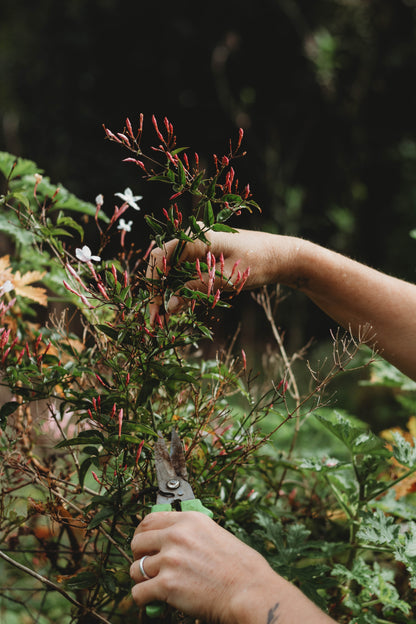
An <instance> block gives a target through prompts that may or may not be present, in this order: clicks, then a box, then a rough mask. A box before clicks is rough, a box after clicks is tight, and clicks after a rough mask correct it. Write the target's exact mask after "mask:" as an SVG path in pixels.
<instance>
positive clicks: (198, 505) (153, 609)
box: [146, 498, 214, 620]
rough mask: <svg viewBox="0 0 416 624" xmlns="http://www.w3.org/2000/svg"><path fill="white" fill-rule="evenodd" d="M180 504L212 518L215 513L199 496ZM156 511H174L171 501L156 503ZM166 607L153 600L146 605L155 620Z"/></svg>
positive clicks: (182, 507)
mask: <svg viewBox="0 0 416 624" xmlns="http://www.w3.org/2000/svg"><path fill="white" fill-rule="evenodd" d="M180 506H181V510H182V511H199V512H201V513H203V514H205V515H206V516H209V517H210V518H212V517H213V515H214V514H213V513H212V511H211V510H210V509H207V507H204V505H203V504H202V502H201V501H200V500H199V498H191V499H189V500H184V501H181V503H180ZM155 511H172V505H170V503H159V504H157V503H156V505H153V507H152V513H153V512H155ZM165 608H166V605H165V603H164V602H151V603H149V604H148V605H146V615H147V617H148V618H149V619H151V620H155V619H156V618H160V617H161V615H162V614H163V612H164V610H165Z"/></svg>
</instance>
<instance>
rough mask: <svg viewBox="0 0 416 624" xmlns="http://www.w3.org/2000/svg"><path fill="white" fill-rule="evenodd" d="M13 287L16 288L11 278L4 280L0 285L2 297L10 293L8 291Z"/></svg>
mask: <svg viewBox="0 0 416 624" xmlns="http://www.w3.org/2000/svg"><path fill="white" fill-rule="evenodd" d="M13 289H14V286H13V284H12V283H11V281H10V280H6V281H5V282H4V284H2V285H1V286H0V297H2V296H3V295H4V294H5V293H8V292H10V291H11V290H13Z"/></svg>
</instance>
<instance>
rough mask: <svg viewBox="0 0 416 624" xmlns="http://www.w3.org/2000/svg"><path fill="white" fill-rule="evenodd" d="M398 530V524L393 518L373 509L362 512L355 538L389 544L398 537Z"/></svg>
mask: <svg viewBox="0 0 416 624" xmlns="http://www.w3.org/2000/svg"><path fill="white" fill-rule="evenodd" d="M399 532H400V526H399V525H398V524H395V521H394V518H392V517H391V516H386V515H385V514H384V513H383V511H382V510H381V509H375V510H374V511H373V512H371V511H368V512H366V513H365V514H364V516H363V521H362V524H361V526H360V528H359V529H358V532H357V538H358V539H360V540H363V541H364V542H370V543H371V544H378V545H382V544H391V543H393V542H394V541H395V540H397V539H398V535H399Z"/></svg>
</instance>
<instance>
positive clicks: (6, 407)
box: [0, 401, 20, 427]
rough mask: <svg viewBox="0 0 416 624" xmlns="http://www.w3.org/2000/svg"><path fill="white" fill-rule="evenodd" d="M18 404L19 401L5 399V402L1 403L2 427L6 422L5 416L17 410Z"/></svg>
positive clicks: (0, 419)
mask: <svg viewBox="0 0 416 624" xmlns="http://www.w3.org/2000/svg"><path fill="white" fill-rule="evenodd" d="M19 405H20V403H18V402H17V401H7V403H3V405H2V406H1V408H0V427H4V425H5V424H6V422H7V418H8V417H9V416H11V414H13V412H15V411H16V410H17V408H18V407H19Z"/></svg>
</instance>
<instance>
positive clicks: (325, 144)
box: [0, 0, 416, 351]
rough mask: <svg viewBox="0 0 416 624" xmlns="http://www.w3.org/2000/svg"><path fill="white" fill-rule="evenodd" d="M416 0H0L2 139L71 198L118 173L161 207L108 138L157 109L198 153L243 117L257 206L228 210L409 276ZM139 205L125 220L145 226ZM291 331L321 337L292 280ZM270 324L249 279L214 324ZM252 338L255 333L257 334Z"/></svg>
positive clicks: (286, 319) (316, 317)
mask: <svg viewBox="0 0 416 624" xmlns="http://www.w3.org/2000/svg"><path fill="white" fill-rule="evenodd" d="M415 22H416V0H395V1H394V2H392V0H260V1H257V2H250V1H247V0H239V1H238V2H237V1H235V0H229V1H222V2H217V1H215V0H213V1H211V2H204V3H200V2H189V1H183V2H175V3H174V2H141V1H135V2H134V1H128V0H60V1H59V2H57V1H56V0H36V1H33V2H27V0H1V5H0V149H2V150H6V151H9V152H12V153H14V154H17V155H20V156H23V157H25V158H29V159H31V160H34V161H35V162H37V163H38V165H39V167H40V168H42V169H43V170H45V172H46V173H47V175H49V176H50V178H51V180H52V181H53V182H56V183H58V182H60V183H62V184H63V185H64V186H66V187H67V188H68V189H69V190H70V191H72V192H73V193H75V194H76V195H78V196H80V197H81V198H83V199H85V200H88V201H94V198H95V196H96V195H97V194H98V193H103V195H104V197H105V200H106V202H107V203H106V205H107V206H108V205H109V206H110V209H111V208H112V202H113V194H114V193H115V192H117V191H122V190H123V189H124V188H125V187H127V186H130V187H131V188H132V189H133V192H134V193H135V194H141V195H144V200H143V201H142V203H141V205H142V209H143V211H146V212H149V213H152V212H155V213H159V212H160V210H161V207H162V206H160V205H159V203H158V202H159V200H158V197H157V195H154V193H153V191H150V190H149V189H148V188H147V187H145V188H144V184H143V182H142V181H141V180H140V176H138V175H137V170H136V169H134V168H133V167H132V165H126V164H123V163H122V162H121V160H122V158H124V157H125V156H127V154H126V153H124V152H122V151H121V150H119V149H118V147H117V146H115V145H113V144H110V143H108V142H106V141H105V140H104V132H103V129H102V124H105V125H106V126H107V127H109V128H110V129H112V130H113V131H118V130H122V128H123V125H124V120H125V118H126V116H129V117H130V118H131V120H132V122H133V124H134V123H136V122H137V119H138V116H139V113H141V112H142V113H144V115H145V120H146V121H147V124H148V125H149V126H150V125H151V124H150V118H151V115H152V114H153V113H154V114H155V115H156V116H158V117H159V118H163V116H165V115H166V116H167V117H168V118H169V120H170V121H171V122H172V123H173V124H174V126H175V130H176V134H177V135H178V138H179V144H180V145H187V146H190V147H191V148H192V149H193V150H196V151H198V152H199V153H200V155H201V156H202V157H203V158H208V157H209V155H210V154H212V153H213V152H215V153H218V154H221V153H224V152H225V151H226V150H227V146H228V139H229V138H230V137H233V138H235V137H236V136H237V132H238V128H239V127H240V126H241V127H243V128H244V130H245V139H244V141H245V143H244V146H245V149H246V150H247V156H246V158H245V159H243V160H241V161H239V162H238V165H237V166H238V177H239V178H240V180H241V182H242V183H244V184H245V183H247V182H249V183H250V186H251V188H252V191H253V194H254V198H255V199H256V200H257V201H258V202H259V203H260V204H261V206H262V214H261V215H257V214H256V215H253V216H251V217H243V219H242V220H240V221H239V222H238V224H237V223H236V224H237V225H240V226H246V227H253V228H258V229H264V230H268V231H274V232H280V233H288V234H295V235H299V236H303V237H306V238H310V239H311V240H313V241H315V242H317V243H321V244H323V245H326V246H329V247H331V248H334V249H336V250H338V251H340V252H342V253H346V254H348V255H351V256H353V257H355V258H356V259H358V260H361V261H363V262H366V263H368V264H370V265H372V266H375V267H376V268H379V269H381V270H383V271H386V272H389V273H392V274H395V275H396V276H398V277H401V278H404V279H408V280H411V281H414V280H415V265H416V263H415V259H414V253H415V245H416V241H415V240H414V239H412V238H411V237H410V236H409V231H410V230H411V229H412V228H414V227H415V226H416V211H415V201H416V186H415V180H416V169H415V165H416V128H415V111H416V106H415V105H416V89H415V77H416V41H415ZM142 214H143V213H135V214H134V215H133V217H131V216H130V217H129V218H134V219H135V236H136V237H137V240H138V241H139V242H140V241H141V239H142V238H146V237H147V236H148V232H147V231H146V230H145V226H144V220H143V217H142ZM278 314H279V315H280V316H279V319H278V322H279V324H280V325H281V326H282V328H283V329H284V330H285V331H286V336H287V341H288V342H289V345H290V348H298V347H299V346H301V345H302V344H303V343H304V342H305V341H306V340H307V339H309V338H310V337H311V336H315V337H316V339H317V341H319V340H324V339H325V338H327V337H328V326H329V324H328V320H327V319H326V318H325V317H324V316H323V314H321V313H320V311H318V310H316V309H315V308H314V307H313V306H312V305H311V304H310V303H309V302H307V301H306V300H305V298H304V297H302V296H300V295H298V294H293V295H291V296H290V297H289V298H288V299H287V300H286V301H285V303H283V304H282V305H281V307H280V309H279V313H278ZM240 321H241V322H242V333H241V341H242V343H244V345H245V347H246V348H247V342H248V343H249V344H251V345H252V347H253V350H255V349H257V350H260V351H261V350H262V349H263V347H262V346H261V345H262V342H261V341H265V342H267V340H269V338H270V336H269V334H268V332H267V329H266V324H265V323H264V320H263V317H262V316H261V312H260V311H259V310H258V309H257V308H256V306H255V304H254V303H253V302H252V301H251V299H250V295H248V294H244V295H243V296H242V297H240V299H239V300H238V302H237V304H236V310H235V311H234V312H233V313H226V316H225V318H224V320H223V322H222V323H218V328H219V329H218V332H219V333H221V331H222V332H223V333H225V334H226V335H227V334H228V333H231V332H232V331H233V327H234V326H236V325H237V324H238V322H240ZM259 341H260V342H259Z"/></svg>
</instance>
